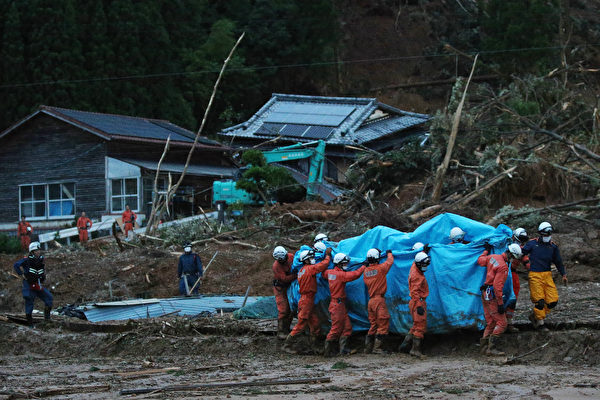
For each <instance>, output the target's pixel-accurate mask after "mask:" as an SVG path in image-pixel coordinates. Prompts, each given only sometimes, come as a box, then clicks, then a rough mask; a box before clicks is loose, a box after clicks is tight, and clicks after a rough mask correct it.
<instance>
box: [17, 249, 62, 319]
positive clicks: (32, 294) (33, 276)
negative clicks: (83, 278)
mask: <svg viewBox="0 0 600 400" xmlns="http://www.w3.org/2000/svg"><path fill="white" fill-rule="evenodd" d="M13 268H14V270H15V272H16V273H17V274H18V275H19V276H22V277H23V288H22V293H23V299H25V317H26V318H27V324H29V325H30V326H31V325H33V317H32V313H33V302H34V301H35V298H36V297H39V298H40V299H41V300H42V301H43V302H44V304H45V306H46V307H45V308H44V319H45V320H46V321H49V320H50V310H52V301H53V298H52V294H50V291H49V290H48V289H46V288H45V287H43V286H42V284H43V283H44V281H45V280H46V268H45V263H44V256H43V255H42V254H41V250H40V243H39V242H33V243H31V244H30V245H29V255H28V256H27V257H25V258H23V259H21V260H19V261H17V262H16V263H15V264H14V265H13Z"/></svg>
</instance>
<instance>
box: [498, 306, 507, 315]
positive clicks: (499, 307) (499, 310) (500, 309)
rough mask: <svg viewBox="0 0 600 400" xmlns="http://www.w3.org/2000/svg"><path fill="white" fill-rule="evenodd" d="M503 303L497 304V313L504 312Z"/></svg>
mask: <svg viewBox="0 0 600 400" xmlns="http://www.w3.org/2000/svg"><path fill="white" fill-rule="evenodd" d="M504 311H505V310H504V304H498V314H500V315H502V314H504Z"/></svg>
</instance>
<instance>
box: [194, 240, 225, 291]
mask: <svg viewBox="0 0 600 400" xmlns="http://www.w3.org/2000/svg"><path fill="white" fill-rule="evenodd" d="M217 254H219V251H218V250H217V251H215V254H213V256H212V258H211V259H210V261H209V262H208V265H207V266H206V269H205V270H204V273H203V274H202V276H201V277H199V278H198V279H197V280H196V282H195V283H194V286H192V288H191V289H190V293H192V292H193V291H194V289H196V286H198V284H199V283H200V281H201V280H202V278H203V277H204V275H206V271H208V267H210V264H212V262H213V260H214V259H215V257H216V256H217Z"/></svg>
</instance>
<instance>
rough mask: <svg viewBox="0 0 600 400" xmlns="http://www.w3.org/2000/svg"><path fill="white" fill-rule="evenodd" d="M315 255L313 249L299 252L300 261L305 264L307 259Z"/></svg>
mask: <svg viewBox="0 0 600 400" xmlns="http://www.w3.org/2000/svg"><path fill="white" fill-rule="evenodd" d="M314 257H315V252H314V250H303V251H301V252H300V261H302V262H303V263H305V264H306V262H307V261H310V259H312V258H314Z"/></svg>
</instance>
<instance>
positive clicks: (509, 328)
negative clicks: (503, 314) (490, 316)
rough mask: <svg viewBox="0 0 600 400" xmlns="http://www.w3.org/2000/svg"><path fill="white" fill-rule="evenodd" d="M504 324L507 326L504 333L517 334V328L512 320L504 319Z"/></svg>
mask: <svg viewBox="0 0 600 400" xmlns="http://www.w3.org/2000/svg"><path fill="white" fill-rule="evenodd" d="M506 322H507V323H508V325H507V326H506V332H508V333H517V332H519V328H517V327H516V326H514V325H513V323H512V318H506Z"/></svg>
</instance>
